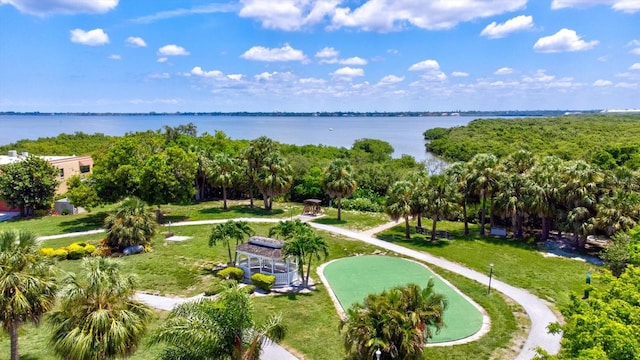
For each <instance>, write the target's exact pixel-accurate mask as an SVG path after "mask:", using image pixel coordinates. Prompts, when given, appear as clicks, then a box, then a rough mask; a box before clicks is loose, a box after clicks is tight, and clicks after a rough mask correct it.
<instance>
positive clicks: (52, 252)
mask: <svg viewBox="0 0 640 360" xmlns="http://www.w3.org/2000/svg"><path fill="white" fill-rule="evenodd" d="M40 255H42V256H44V257H49V258H50V257H54V256H56V251H55V250H54V249H53V248H50V247H48V248H42V249H40Z"/></svg>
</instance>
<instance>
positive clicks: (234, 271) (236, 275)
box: [216, 266, 244, 281]
mask: <svg viewBox="0 0 640 360" xmlns="http://www.w3.org/2000/svg"><path fill="white" fill-rule="evenodd" d="M216 276H217V277H219V278H222V279H232V280H236V281H242V280H244V270H242V269H240V268H239V267H234V266H230V267H228V268H224V269H222V270H220V271H218V273H217V274H216Z"/></svg>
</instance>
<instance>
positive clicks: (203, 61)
mask: <svg viewBox="0 0 640 360" xmlns="http://www.w3.org/2000/svg"><path fill="white" fill-rule="evenodd" d="M625 108H640V0H535V1H533V0H531V1H526V0H241V1H204V0H197V1H186V0H181V1H178V0H136V1H133V0H120V1H119V0H0V111H71V112H105V111H112V112H148V111H158V112H164V111H167V112H174V111H404V110H412V111H455V110H525V109H531V110H533V109H625Z"/></svg>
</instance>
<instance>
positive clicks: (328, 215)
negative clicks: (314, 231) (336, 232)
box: [312, 208, 391, 231]
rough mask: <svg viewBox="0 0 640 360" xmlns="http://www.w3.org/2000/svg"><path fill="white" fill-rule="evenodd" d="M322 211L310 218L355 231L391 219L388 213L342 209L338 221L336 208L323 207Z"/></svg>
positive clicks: (317, 221) (319, 222) (372, 226)
mask: <svg viewBox="0 0 640 360" xmlns="http://www.w3.org/2000/svg"><path fill="white" fill-rule="evenodd" d="M322 211H323V213H324V216H323V217H320V218H318V219H316V220H312V221H313V222H316V223H318V224H325V225H332V226H337V227H341V228H345V229H350V230H356V231H363V230H367V229H371V228H374V227H376V226H379V225H382V224H386V223H388V222H389V221H391V220H390V219H389V216H388V215H385V214H382V213H369V212H363V211H349V210H342V216H341V220H340V221H338V209H334V208H323V209H322Z"/></svg>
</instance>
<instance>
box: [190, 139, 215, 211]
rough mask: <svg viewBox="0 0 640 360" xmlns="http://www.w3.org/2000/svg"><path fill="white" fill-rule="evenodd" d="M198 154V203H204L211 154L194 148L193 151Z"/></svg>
mask: <svg viewBox="0 0 640 360" xmlns="http://www.w3.org/2000/svg"><path fill="white" fill-rule="evenodd" d="M191 151H192V152H193V153H195V154H196V162H197V170H196V189H197V192H196V201H203V200H204V197H205V194H204V189H205V184H206V183H207V173H208V171H209V169H210V168H211V154H209V152H208V151H206V150H204V149H202V148H198V147H193V148H192V149H191Z"/></svg>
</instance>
